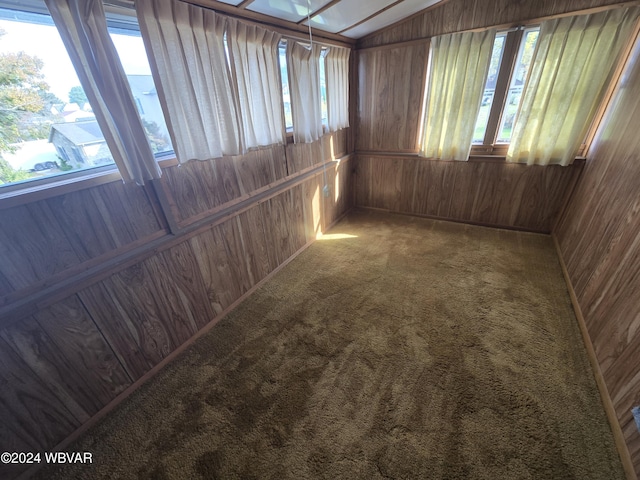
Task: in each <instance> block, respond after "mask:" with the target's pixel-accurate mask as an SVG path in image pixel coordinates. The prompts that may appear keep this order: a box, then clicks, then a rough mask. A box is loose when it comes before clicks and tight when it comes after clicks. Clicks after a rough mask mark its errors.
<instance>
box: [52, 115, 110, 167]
mask: <svg viewBox="0 0 640 480" xmlns="http://www.w3.org/2000/svg"><path fill="white" fill-rule="evenodd" d="M49 142H50V143H53V145H54V146H55V147H56V151H57V152H58V155H59V156H60V157H61V158H62V159H64V160H65V161H66V162H67V163H68V164H69V165H71V166H72V167H75V168H81V167H92V166H99V165H106V164H109V163H113V157H112V156H111V152H110V151H109V148H108V147H107V143H106V142H105V140H104V137H103V136H102V132H101V131H100V127H99V126H98V122H97V121H95V120H89V121H83V122H75V123H58V124H55V125H51V132H50V133H49Z"/></svg>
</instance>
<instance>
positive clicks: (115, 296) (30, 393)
mask: <svg viewBox="0 0 640 480" xmlns="http://www.w3.org/2000/svg"><path fill="white" fill-rule="evenodd" d="M347 135H348V133H347V132H346V131H342V132H338V133H337V134H332V135H327V136H326V137H324V138H323V139H322V140H321V141H319V142H317V143H316V144H312V145H304V146H303V145H289V146H287V147H283V146H277V147H273V148H272V149H264V150H260V151H258V152H252V153H250V154H249V155H248V156H246V158H238V157H236V158H234V159H233V162H234V163H233V164H230V163H229V162H227V161H224V160H223V161H222V162H219V161H218V160H212V161H210V162H189V163H187V164H185V165H183V166H181V167H171V168H170V169H169V170H170V171H169V172H167V170H165V172H164V173H165V175H164V176H163V179H162V180H161V181H162V182H164V186H163V187H162V188H163V191H164V192H165V193H166V194H167V198H169V199H171V202H172V205H173V206H175V210H172V211H169V212H167V215H168V216H171V215H172V214H173V213H176V212H177V213H179V214H180V216H179V217H178V220H179V221H180V222H182V223H183V226H181V227H180V228H178V230H177V232H174V233H170V232H169V229H168V225H169V224H170V223H172V222H169V221H168V220H167V218H161V217H160V214H162V213H163V210H162V209H161V208H159V205H158V202H157V201H156V199H155V198H154V195H153V191H154V190H153V189H151V188H142V187H138V186H135V185H129V184H127V185H125V184H123V183H122V182H121V181H116V182H112V183H108V184H105V185H100V186H94V187H90V188H87V189H84V190H80V191H78V192H74V193H67V194H64V195H62V196H58V197H52V198H49V199H46V200H38V201H36V202H32V203H25V204H24V205H19V206H15V207H12V208H8V209H4V210H0V222H2V224H3V225H7V228H3V229H2V232H0V248H1V250H2V255H1V256H0V258H1V260H0V292H2V303H0V384H2V388H1V389H0V406H1V409H0V451H9V452H20V451H22V452H37V451H40V452H42V451H50V450H52V449H53V448H55V446H56V445H59V444H60V442H63V441H64V440H65V438H68V437H69V436H70V435H71V434H72V433H73V432H74V431H78V429H79V428H82V426H83V425H88V424H89V423H88V422H91V421H92V419H95V418H97V415H100V412H101V411H103V409H105V406H107V405H110V407H109V408H112V406H113V404H114V401H116V402H117V401H119V400H120V399H121V398H123V397H124V396H125V395H126V394H128V393H130V391H131V386H132V385H135V386H137V385H138V384H139V383H140V381H141V379H143V378H147V377H148V376H149V374H150V372H155V371H157V369H158V365H162V364H163V363H162V362H166V359H167V358H171V355H172V354H173V355H175V354H174V353H173V352H176V351H178V349H179V348H180V347H181V346H183V345H185V344H187V343H188V342H190V341H192V340H191V339H193V338H194V336H195V335H197V332H201V331H203V329H206V328H207V327H208V326H210V325H211V324H212V322H217V321H218V319H219V318H221V316H222V315H223V314H224V313H225V312H226V311H228V310H229V309H230V308H232V307H233V305H235V304H237V302H238V301H239V300H240V299H242V298H243V296H244V295H246V294H248V292H250V291H252V289H254V288H255V286H256V285H258V284H259V283H260V282H262V281H264V280H265V279H266V278H268V276H269V275H271V274H272V273H273V272H274V271H276V270H277V269H278V268H280V267H281V266H282V265H284V264H285V263H286V262H288V261H289V260H290V259H291V258H292V257H293V256H295V255H296V254H297V253H298V252H300V251H301V250H302V249H304V248H305V246H306V245H308V244H309V243H310V242H312V241H314V239H315V238H316V236H317V235H318V234H320V233H321V232H323V231H325V230H326V229H327V228H328V227H329V226H330V225H331V224H332V223H333V222H335V221H336V220H337V219H338V218H339V217H340V216H341V215H343V214H344V213H345V212H346V211H347V210H348V209H349V208H350V207H351V201H350V196H349V194H348V187H349V185H350V183H351V178H350V176H351V170H352V169H351V166H350V165H351V164H352V163H353V162H352V161H351V160H350V159H349V158H350V155H349V154H348V152H346V151H344V148H346V144H347V142H346V137H347ZM334 137H336V138H334ZM325 145H326V147H325ZM310 155H312V156H311V158H310V157H309V156H310ZM254 160H255V162H254ZM218 163H219V164H218ZM229 165H233V168H231V167H229V168H227V167H228V166H229ZM218 169H219V170H218ZM204 170H207V171H208V172H210V174H207V175H205V174H203V173H202V172H203V171H204ZM194 172H195V173H194ZM325 184H327V185H328V186H329V190H330V192H329V196H325V195H323V187H324V185H325ZM223 192H224V193H223ZM205 194H206V195H209V196H208V197H206V198H204V199H203V198H201V197H199V195H203V196H204V195H205ZM165 200H166V198H165ZM186 202H192V203H193V204H191V205H185V203H186ZM216 202H218V203H216ZM193 218H197V222H194V221H192V219H193ZM175 220H176V219H175V218H174V219H173V220H172V221H173V223H174V224H176V223H177V222H176V221H175ZM5 222H6V223H5ZM136 382H138V383H136ZM13 467H18V466H15V465H4V464H2V465H0V477H2V478H14V477H16V476H17V475H19V474H20V473H21V472H22V471H23V469H21V468H13Z"/></svg>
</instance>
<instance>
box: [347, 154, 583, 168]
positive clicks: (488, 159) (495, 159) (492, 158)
mask: <svg viewBox="0 0 640 480" xmlns="http://www.w3.org/2000/svg"><path fill="white" fill-rule="evenodd" d="M352 155H359V156H362V157H374V158H409V159H416V158H418V159H420V160H424V161H425V162H443V163H505V164H507V163H508V164H509V165H520V166H523V167H530V166H532V167H542V166H543V165H527V164H526V163H518V162H507V160H506V157H501V156H499V155H471V156H470V157H469V159H468V160H467V161H466V162H465V161H462V160H439V159H437V158H427V157H421V156H420V155H418V153H407V152H403V151H380V150H356V151H355V152H354V153H353V154H352ZM586 160H587V159H586V158H585V157H576V159H575V160H574V161H573V163H572V164H570V165H569V167H571V166H572V165H580V164H583V163H585V162H586ZM544 166H545V167H560V165H544ZM562 168H567V167H562Z"/></svg>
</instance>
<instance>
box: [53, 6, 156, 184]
mask: <svg viewBox="0 0 640 480" xmlns="http://www.w3.org/2000/svg"><path fill="white" fill-rule="evenodd" d="M45 2H46V5H47V8H48V9H49V12H50V13H51V17H52V18H53V21H54V23H55V24H56V27H57V29H58V31H59V32H60V36H61V37H62V41H63V42H64V45H65V47H66V49H67V51H68V52H69V57H70V58H71V61H72V63H73V66H74V67H75V69H76V72H77V74H78V78H79V79H80V83H81V84H82V88H83V89H84V91H85V93H86V94H87V98H88V99H89V102H90V103H91V106H92V108H93V112H94V114H95V116H96V120H97V121H98V125H100V129H101V130H102V134H103V135H104V138H105V141H106V142H107V145H108V146H109V150H110V151H111V154H112V155H113V159H114V160H115V162H116V165H117V166H118V169H119V170H120V173H121V174H122V178H123V179H125V180H135V181H136V182H137V183H139V184H144V182H145V181H146V180H151V179H154V178H160V168H159V167H158V164H157V162H156V160H155V157H154V156H153V152H152V151H151V147H150V146H149V141H148V140H147V136H146V134H145V131H144V128H143V126H142V121H141V120H140V116H139V114H138V109H137V108H136V104H135V102H134V100H133V95H132V94H131V89H130V88H129V82H128V81H127V77H126V75H125V73H124V69H123V68H122V64H121V63H120V59H119V57H118V54H117V52H116V49H115V47H114V46H113V42H112V41H111V37H110V36H109V32H108V31H107V22H106V18H105V15H104V9H103V6H102V1H101V0H45Z"/></svg>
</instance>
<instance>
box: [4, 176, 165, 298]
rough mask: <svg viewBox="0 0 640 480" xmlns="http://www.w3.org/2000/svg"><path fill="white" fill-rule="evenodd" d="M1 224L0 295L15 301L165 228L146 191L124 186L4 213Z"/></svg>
mask: <svg viewBox="0 0 640 480" xmlns="http://www.w3.org/2000/svg"><path fill="white" fill-rule="evenodd" d="M0 224H1V225H3V226H6V227H5V228H2V229H0V296H3V297H4V296H9V294H11V293H13V292H16V293H15V294H14V295H11V298H16V297H19V293H20V291H21V290H25V291H31V290H34V288H37V287H38V286H39V285H40V286H41V285H43V284H44V283H45V282H46V281H47V280H48V279H50V278H51V277H54V276H60V275H62V274H64V273H65V271H67V270H69V269H70V268H73V267H78V266H79V265H81V264H82V263H83V262H85V261H88V260H92V259H95V258H98V257H100V256H102V255H105V256H108V255H112V254H113V253H114V252H116V251H117V250H118V249H123V248H126V247H127V246H128V245H130V244H132V243H134V242H140V241H144V240H145V239H147V238H150V237H151V236H153V235H157V234H158V232H160V231H161V230H162V227H161V225H160V222H159V220H158V218H157V217H156V215H155V213H154V211H153V208H152V206H151V203H150V200H149V198H148V197H147V195H146V193H145V190H144V189H142V188H140V187H139V186H137V185H133V184H126V185H125V184H123V183H122V182H112V183H108V184H104V185H99V186H95V187H93V188H91V189H86V190H79V191H76V192H73V193H67V194H65V195H60V196H57V197H52V198H50V199H47V200H40V201H37V202H33V203H29V204H26V205H22V206H18V207H14V208H10V209H5V210H0ZM6 301H8V300H7V299H6V298H5V299H1V298H0V305H1V304H3V303H5V302H6Z"/></svg>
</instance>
